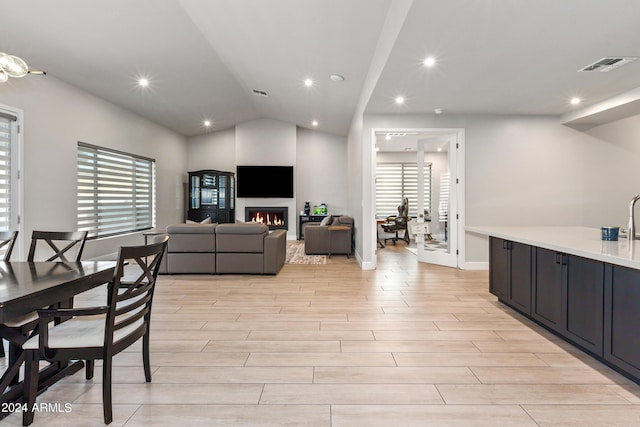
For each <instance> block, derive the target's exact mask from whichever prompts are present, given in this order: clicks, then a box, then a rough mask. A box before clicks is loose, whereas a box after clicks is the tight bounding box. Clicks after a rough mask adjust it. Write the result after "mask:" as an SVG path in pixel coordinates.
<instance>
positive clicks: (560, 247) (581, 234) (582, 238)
mask: <svg viewBox="0 0 640 427" xmlns="http://www.w3.org/2000/svg"><path fill="white" fill-rule="evenodd" d="M465 230H466V231H467V232H469V233H476V234H481V235H484V236H493V237H499V238H501V239H506V240H512V241H514V242H520V243H524V244H528V245H532V246H537V247H540V248H545V249H550V250H553V251H558V252H564V253H567V254H571V255H577V256H581V257H584V258H590V259H595V260H598V261H603V262H608V263H611V264H616V265H621V266H625V267H630V268H636V269H640V240H634V241H633V242H632V244H631V245H630V244H629V241H628V240H627V238H626V237H620V240H618V241H617V242H606V241H603V240H602V239H601V232H600V229H599V228H589V227H497V226H470V227H466V228H465Z"/></svg>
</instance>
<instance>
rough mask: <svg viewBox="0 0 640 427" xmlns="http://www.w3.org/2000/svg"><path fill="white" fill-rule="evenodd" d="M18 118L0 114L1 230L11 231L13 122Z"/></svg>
mask: <svg viewBox="0 0 640 427" xmlns="http://www.w3.org/2000/svg"><path fill="white" fill-rule="evenodd" d="M15 120H16V117H14V116H11V115H9V114H0V230H2V231H7V230H10V229H11V122H12V121H15Z"/></svg>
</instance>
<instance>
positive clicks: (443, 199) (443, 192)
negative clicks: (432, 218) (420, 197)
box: [438, 172, 449, 222]
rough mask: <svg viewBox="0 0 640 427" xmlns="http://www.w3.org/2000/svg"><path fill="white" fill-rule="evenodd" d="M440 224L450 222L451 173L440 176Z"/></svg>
mask: <svg viewBox="0 0 640 427" xmlns="http://www.w3.org/2000/svg"><path fill="white" fill-rule="evenodd" d="M438 216H439V217H440V222H446V221H448V220H449V172H445V173H442V174H440V205H439V206H438Z"/></svg>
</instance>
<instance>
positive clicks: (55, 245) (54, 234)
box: [27, 231, 88, 262]
mask: <svg viewBox="0 0 640 427" xmlns="http://www.w3.org/2000/svg"><path fill="white" fill-rule="evenodd" d="M87 234H88V233H87V232H86V231H72V232H66V231H34V232H33V234H32V235H31V246H30V247H29V255H28V256H27V261H32V262H33V261H35V258H36V253H37V252H38V256H42V255H43V253H44V252H46V255H45V256H48V258H45V260H46V261H75V262H79V261H80V260H81V259H82V252H83V250H84V244H85V242H86V240H87ZM40 242H42V244H38V243H40ZM63 244H66V246H64V247H62V249H61V248H60V247H61V246H62V245H63ZM43 248H44V249H43ZM71 249H74V250H75V257H73V258H72V259H69V258H68V256H69V255H71V254H70V252H72V251H71ZM52 253H53V254H52Z"/></svg>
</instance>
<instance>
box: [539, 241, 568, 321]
mask: <svg viewBox="0 0 640 427" xmlns="http://www.w3.org/2000/svg"><path fill="white" fill-rule="evenodd" d="M562 258H563V254H561V253H558V252H556V251H551V250H548V249H543V248H536V263H535V269H534V273H535V275H534V284H533V304H532V307H531V316H532V317H533V318H534V319H536V320H538V321H540V322H541V323H544V324H545V325H547V326H548V327H550V328H551V329H554V330H556V331H560V330H561V329H562V270H563V269H562Z"/></svg>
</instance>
